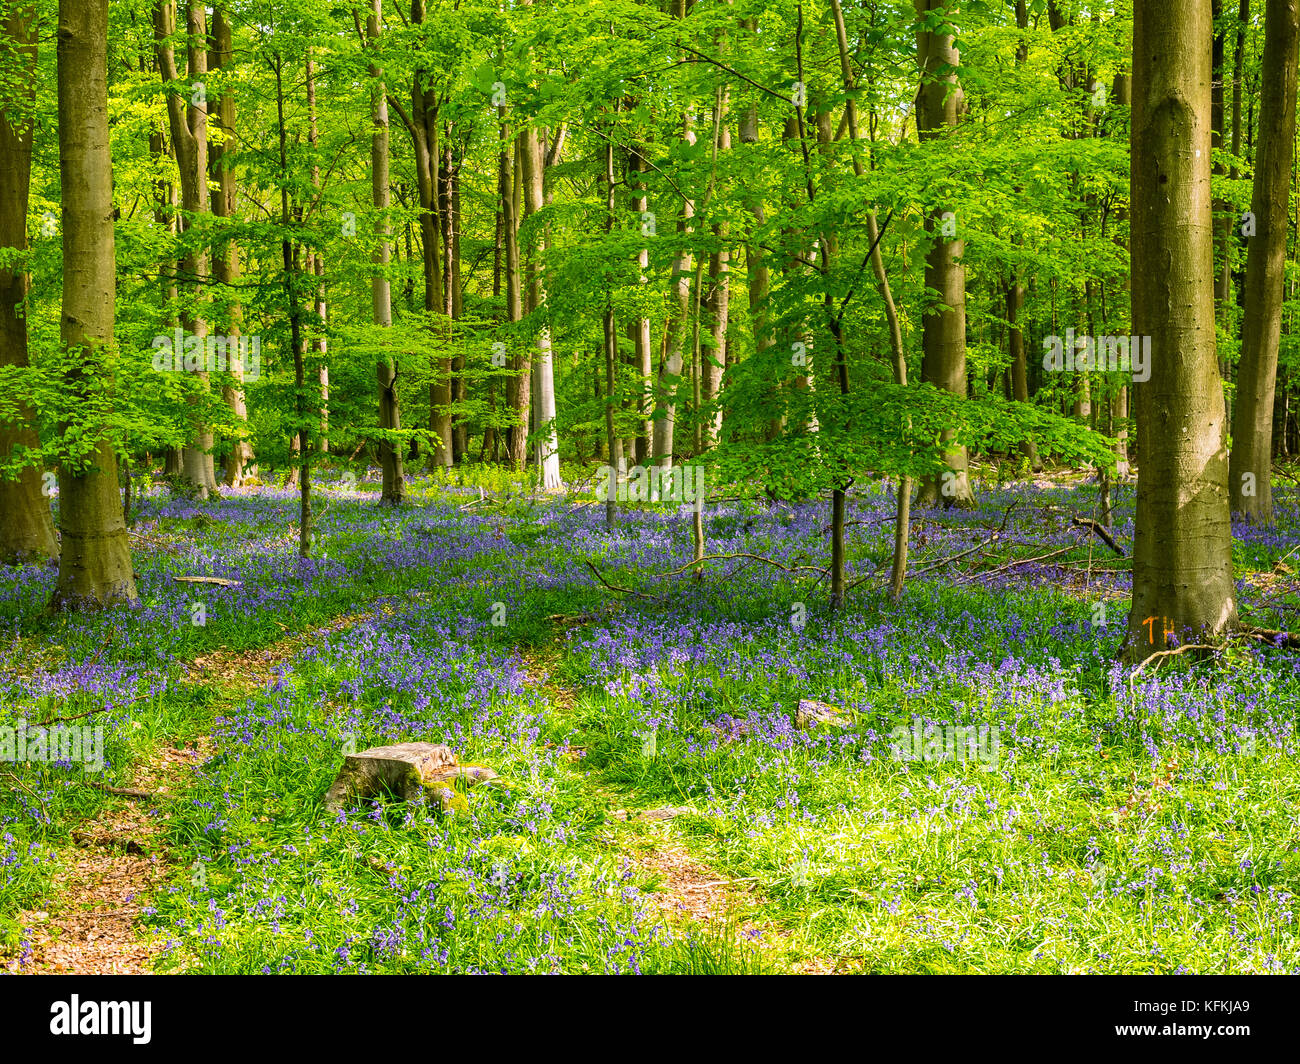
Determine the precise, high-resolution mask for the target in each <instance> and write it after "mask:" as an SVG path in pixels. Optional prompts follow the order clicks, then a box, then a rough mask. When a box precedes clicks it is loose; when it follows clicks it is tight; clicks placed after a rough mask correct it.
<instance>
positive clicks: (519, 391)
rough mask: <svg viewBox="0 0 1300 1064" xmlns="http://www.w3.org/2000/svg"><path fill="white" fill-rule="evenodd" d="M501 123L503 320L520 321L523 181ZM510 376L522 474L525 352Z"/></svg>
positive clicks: (513, 460)
mask: <svg viewBox="0 0 1300 1064" xmlns="http://www.w3.org/2000/svg"><path fill="white" fill-rule="evenodd" d="M499 115H500V119H501V143H502V145H503V146H502V149H501V182H502V184H501V210H502V216H503V217H502V226H503V228H504V229H505V245H506V319H507V320H508V321H511V322H517V321H522V320H523V317H524V307H523V277H522V273H521V270H520V265H519V213H520V209H521V206H522V204H521V199H522V191H523V190H522V185H523V179H522V176H521V173H520V166H521V164H520V159H519V152H518V150H513V151H512V149H511V147H510V142H509V141H508V140H507V139H506V127H505V106H504V105H502V107H501V108H500V111H499ZM511 368H512V369H513V371H514V376H513V377H512V378H511V382H510V409H511V410H512V411H513V412H514V415H515V417H516V418H517V419H518V423H517V424H516V425H514V426H513V427H512V428H511V429H510V453H509V455H508V459H509V462H510V467H511V468H512V469H514V471H515V472H516V473H522V472H523V471H524V468H525V467H526V466H527V465H528V423H529V420H530V419H531V417H532V358H531V357H530V355H529V354H528V353H527V351H526V350H522V351H520V352H519V353H517V354H516V355H515V357H514V359H513V360H512V362H511Z"/></svg>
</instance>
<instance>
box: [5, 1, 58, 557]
mask: <svg viewBox="0 0 1300 1064" xmlns="http://www.w3.org/2000/svg"><path fill="white" fill-rule="evenodd" d="M0 34H2V35H3V36H4V38H5V40H6V45H7V47H6V49H5V50H6V51H9V50H10V49H12V52H13V60H14V61H15V62H16V63H18V64H21V67H22V71H21V73H20V74H19V76H18V78H17V80H16V82H15V83H14V86H15V88H16V90H17V91H16V92H15V95H14V98H13V99H11V100H10V101H8V102H7V103H6V105H5V106H3V107H0V252H4V251H6V250H8V249H10V248H12V249H14V250H15V251H17V252H19V253H21V252H25V251H26V250H27V203H28V196H29V189H30V182H31V171H32V119H33V114H32V108H33V107H34V105H35V102H36V99H35V97H36V8H35V5H34V0H33V3H32V4H31V5H30V6H29V5H28V4H25V3H19V4H16V5H15V6H13V7H10V8H9V9H8V10H7V12H6V13H5V14H4V16H3V18H0ZM6 58H8V57H6ZM4 262H5V260H4V258H3V256H2V255H0V367H6V366H16V367H18V368H19V369H26V368H27V365H28V357H27V315H26V313H25V312H24V307H23V303H24V301H25V300H26V298H27V292H28V289H29V287H30V285H31V278H30V276H29V275H28V274H27V272H26V271H25V270H22V269H11V268H10V267H8V266H6V265H4V264H3V263H4ZM34 417H35V412H34V411H33V410H32V408H31V407H30V406H29V405H28V404H27V403H26V402H23V401H20V402H19V405H18V418H17V420H16V421H13V422H9V421H0V466H3V465H4V464H5V463H6V462H8V461H9V459H10V458H11V456H13V454H14V451H15V449H16V448H20V449H22V450H28V449H33V450H34V449H35V448H36V447H37V446H38V445H39V440H38V439H37V435H36V430H35V428H34V424H35V422H34ZM44 483H45V478H44V476H43V475H42V471H41V467H40V466H31V465H29V466H25V467H24V468H23V469H22V471H21V472H19V473H18V474H17V475H16V476H13V477H6V476H4V475H3V474H0V564H5V565H16V564H24V563H28V562H49V561H53V560H54V559H56V558H57V557H58V556H59V545H58V542H57V541H56V540H55V538H54V519H53V517H52V516H51V514H50V500H49V498H48V497H47V495H46V493H45V492H44V491H43V490H42V488H43V486H44Z"/></svg>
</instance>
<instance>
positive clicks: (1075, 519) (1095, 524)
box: [1070, 514, 1125, 558]
mask: <svg viewBox="0 0 1300 1064" xmlns="http://www.w3.org/2000/svg"><path fill="white" fill-rule="evenodd" d="M1070 524H1072V525H1078V526H1079V527H1080V528H1091V529H1092V530H1093V531H1094V532H1096V533H1097V535H1098V536H1100V537H1101V541H1102V542H1103V543H1105V544H1106V546H1108V547H1109V548H1110V549H1111V550H1113V551H1114V552H1115V553H1116V554H1118V555H1119V556H1120V557H1121V558H1123V557H1125V554H1124V551H1123V549H1122V548H1121V547H1120V546H1119V545H1118V544H1117V543H1116V542H1115V541H1114V539H1112V538H1111V535H1110V533H1109V532H1107V531H1106V528H1105V526H1104V525H1102V523H1101V522H1100V521H1094V520H1093V519H1092V518H1091V517H1080V516H1079V515H1078V514H1075V515H1074V516H1072V517H1071V518H1070Z"/></svg>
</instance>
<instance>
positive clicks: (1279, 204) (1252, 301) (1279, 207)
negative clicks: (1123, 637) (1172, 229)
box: [1228, 0, 1300, 525]
mask: <svg viewBox="0 0 1300 1064" xmlns="http://www.w3.org/2000/svg"><path fill="white" fill-rule="evenodd" d="M1297 41H1300V0H1267V2H1266V4H1265V5H1264V57H1263V64H1262V67H1261V74H1260V78H1261V82H1262V85H1263V92H1262V94H1261V98H1260V102H1259V139H1258V142H1257V146H1256V148H1255V185H1254V193H1253V195H1252V197H1251V204H1250V209H1251V213H1252V214H1253V215H1254V216H1255V227H1256V231H1255V235H1254V236H1252V237H1250V241H1249V244H1248V245H1247V249H1246V299H1245V303H1244V304H1243V307H1242V312H1243V314H1242V317H1243V334H1242V342H1241V363H1240V365H1239V366H1238V371H1237V402H1236V410H1235V415H1234V417H1233V422H1232V458H1231V465H1230V471H1229V474H1228V487H1229V490H1230V492H1231V499H1232V503H1231V505H1232V510H1233V512H1234V513H1240V514H1242V515H1244V516H1245V517H1246V519H1247V520H1249V521H1251V522H1252V523H1255V524H1260V525H1271V524H1273V520H1274V518H1273V487H1272V468H1273V393H1274V388H1275V385H1276V379H1277V353H1278V347H1279V345H1280V343H1281V339H1282V296H1283V291H1284V284H1285V281H1284V278H1285V272H1286V239H1287V207H1288V205H1289V204H1290V202H1291V160H1292V154H1293V152H1294V150H1295V133H1296V60H1297Z"/></svg>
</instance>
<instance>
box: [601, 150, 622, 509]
mask: <svg viewBox="0 0 1300 1064" xmlns="http://www.w3.org/2000/svg"><path fill="white" fill-rule="evenodd" d="M605 233H606V236H607V237H612V236H613V233H614V141H613V140H612V139H609V140H606V141H605ZM604 326H605V444H606V446H607V447H608V449H609V465H610V467H611V468H612V469H613V470H614V473H613V476H614V477H617V476H618V474H619V470H620V467H621V466H622V465H623V461H622V458H623V456H622V453H621V451H622V447H621V441H620V440H619V438H618V437H617V436H616V435H615V433H614V398H615V392H614V383H615V371H616V367H617V365H618V332H617V325H616V322H615V320H614V293H613V290H612V288H611V290H610V291H608V292H606V294H605V316H604ZM597 394H599V390H598V392H597ZM615 510H616V499H615V498H614V493H613V492H608V493H607V494H606V497H605V523H606V524H607V525H609V527H610V528H613V527H614V517H615Z"/></svg>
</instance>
